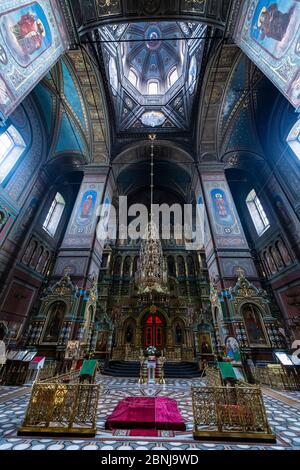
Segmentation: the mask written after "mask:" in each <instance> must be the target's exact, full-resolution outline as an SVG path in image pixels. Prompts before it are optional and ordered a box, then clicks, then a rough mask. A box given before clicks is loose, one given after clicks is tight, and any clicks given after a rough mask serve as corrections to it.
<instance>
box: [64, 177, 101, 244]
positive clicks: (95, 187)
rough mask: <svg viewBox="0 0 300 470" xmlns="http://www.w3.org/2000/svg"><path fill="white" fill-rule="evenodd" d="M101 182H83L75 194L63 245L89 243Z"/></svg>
mask: <svg viewBox="0 0 300 470" xmlns="http://www.w3.org/2000/svg"><path fill="white" fill-rule="evenodd" d="M102 190H103V183H94V182H92V183H83V184H82V187H81V190H80V192H79V194H78V196H77V201H76V204H75V207H74V209H73V213H72V217H71V220H70V223H69V226H68V229H67V234H66V237H65V239H64V245H74V244H75V246H83V245H84V246H85V245H89V244H90V242H91V240H90V238H91V235H92V233H93V231H94V229H95V227H96V222H97V212H98V206H99V204H100V201H101V195H102Z"/></svg>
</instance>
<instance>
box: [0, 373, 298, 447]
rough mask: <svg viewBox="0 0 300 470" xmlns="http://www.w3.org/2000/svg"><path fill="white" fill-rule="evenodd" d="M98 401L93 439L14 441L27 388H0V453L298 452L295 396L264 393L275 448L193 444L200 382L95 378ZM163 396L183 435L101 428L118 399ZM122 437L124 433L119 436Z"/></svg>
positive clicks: (39, 438) (26, 401) (228, 444)
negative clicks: (171, 402) (175, 410)
mask: <svg viewBox="0 0 300 470" xmlns="http://www.w3.org/2000/svg"><path fill="white" fill-rule="evenodd" d="M98 382H99V383H100V385H101V397H100V400H99V404H98V417H97V428H98V431H97V435H96V436H95V437H94V438H92V439H91V438H78V439H72V440H71V439H70V438H50V437H45V438H41V437H38V438H37V437H33V438H28V437H18V436H17V429H18V427H19V426H20V424H21V422H22V419H23V417H24V414H25V410H26V406H27V403H28V400H29V396H30V388H26V387H0V450H113V449H118V450H131V449H136V450H155V451H156V450H157V451H159V450H172V449H173V450H193V451H195V450H300V392H275V393H273V391H269V390H264V401H265V405H266V410H267V414H268V419H269V423H270V425H271V427H272V430H273V432H274V433H275V434H276V437H277V443H276V444H255V443H251V444H245V443H241V444H237V443H235V444H233V443H224V442H222V443H220V442H201V441H195V440H193V437H192V428H193V416H192V406H191V395H190V387H191V385H204V384H203V382H201V380H184V379H169V380H168V381H167V384H166V385H155V386H140V385H138V383H137V380H136V379H122V378H112V377H103V376H101V377H98ZM158 395H159V396H166V397H171V398H173V399H175V400H176V401H177V404H178V407H179V409H180V412H181V414H182V416H183V419H184V420H185V423H186V428H187V429H186V432H176V433H175V436H174V437H172V436H168V435H167V436H164V437H155V438H149V437H147V438H145V437H130V436H124V435H122V433H112V432H111V431H106V430H105V429H104V423H105V420H106V418H107V416H108V415H109V414H110V413H111V412H112V411H113V409H114V408H115V406H116V405H117V403H118V401H119V400H120V399H122V398H125V397H128V396H158ZM123 434H124V433H123Z"/></svg>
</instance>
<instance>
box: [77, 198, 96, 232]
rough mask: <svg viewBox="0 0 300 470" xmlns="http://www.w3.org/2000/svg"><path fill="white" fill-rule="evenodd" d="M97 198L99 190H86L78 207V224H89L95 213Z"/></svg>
mask: <svg viewBox="0 0 300 470" xmlns="http://www.w3.org/2000/svg"><path fill="white" fill-rule="evenodd" d="M96 200H97V191H86V192H85V193H84V195H83V197H82V199H81V204H80V206H79V208H78V212H77V216H76V222H77V224H78V225H83V226H84V225H88V224H89V223H90V222H91V220H92V218H93V215H94V212H95V205H96Z"/></svg>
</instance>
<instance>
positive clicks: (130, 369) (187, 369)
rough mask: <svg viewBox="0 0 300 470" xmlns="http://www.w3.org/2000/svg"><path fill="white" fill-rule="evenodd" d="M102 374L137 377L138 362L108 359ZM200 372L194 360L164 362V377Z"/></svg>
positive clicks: (185, 375)
mask: <svg viewBox="0 0 300 470" xmlns="http://www.w3.org/2000/svg"><path fill="white" fill-rule="evenodd" d="M103 374H104V375H111V376H113V377H139V374H140V364H139V362H137V361H128V362H127V361H110V362H109V364H108V365H107V366H106V367H105V368H104V371H103ZM200 376H201V372H200V371H199V369H198V365H197V364H196V363H194V362H167V363H166V364H165V377H166V378H174V379H175V378H194V377H200Z"/></svg>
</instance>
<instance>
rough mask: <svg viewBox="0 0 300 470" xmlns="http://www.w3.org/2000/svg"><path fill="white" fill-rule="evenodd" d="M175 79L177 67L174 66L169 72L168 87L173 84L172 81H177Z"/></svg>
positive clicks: (176, 77)
mask: <svg viewBox="0 0 300 470" xmlns="http://www.w3.org/2000/svg"><path fill="white" fill-rule="evenodd" d="M177 80H178V72H177V68H176V67H175V68H174V69H172V70H171V72H170V73H169V87H171V86H173V85H174V83H176V82H177Z"/></svg>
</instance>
